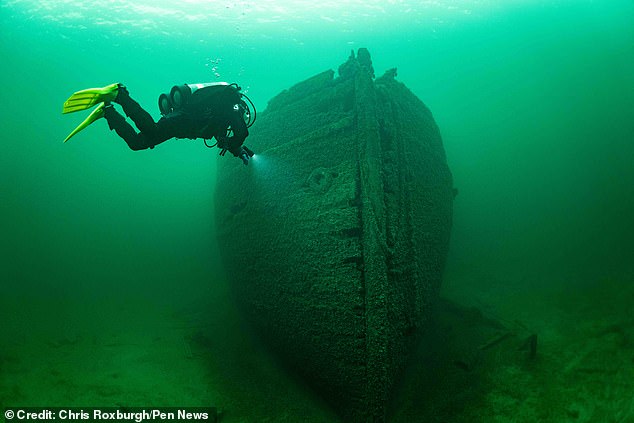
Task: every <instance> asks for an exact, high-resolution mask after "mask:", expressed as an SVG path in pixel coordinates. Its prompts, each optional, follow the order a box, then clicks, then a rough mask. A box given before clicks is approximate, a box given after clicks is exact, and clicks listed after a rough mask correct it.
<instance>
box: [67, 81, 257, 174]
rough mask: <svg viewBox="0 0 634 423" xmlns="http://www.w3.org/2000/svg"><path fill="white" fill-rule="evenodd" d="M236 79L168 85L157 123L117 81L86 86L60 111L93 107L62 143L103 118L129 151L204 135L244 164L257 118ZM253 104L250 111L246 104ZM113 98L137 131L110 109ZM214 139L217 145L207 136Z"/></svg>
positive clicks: (203, 136)
mask: <svg viewBox="0 0 634 423" xmlns="http://www.w3.org/2000/svg"><path fill="white" fill-rule="evenodd" d="M240 90H241V88H240V87H239V86H238V85H237V84H229V83H226V82H210V83H205V84H185V85H176V86H174V87H172V90H171V91H170V94H169V95H168V94H161V95H160V96H159V100H158V102H159V110H160V111H161V115H162V117H161V118H160V119H159V121H158V122H154V119H152V117H151V116H150V114H149V113H148V112H147V111H145V110H144V109H143V108H142V107H141V106H140V105H139V103H137V102H136V101H135V100H133V99H132V97H130V94H129V93H128V90H127V88H126V87H125V86H124V85H122V84H119V83H115V84H111V85H108V86H106V87H103V88H89V89H87V90H81V91H78V92H76V93H74V94H73V95H71V96H70V97H69V98H68V100H66V102H65V103H64V107H63V109H62V113H72V112H77V111H80V110H85V109H88V108H90V107H92V106H94V105H98V106H97V108H96V109H95V110H94V111H93V112H92V113H91V114H90V116H88V117H87V118H86V120H84V121H83V122H82V123H81V124H80V125H79V126H78V127H77V128H75V130H74V131H73V132H71V134H70V135H69V136H68V137H66V139H65V140H64V142H66V141H68V140H69V139H70V138H71V137H72V136H74V135H75V134H77V133H78V132H79V131H81V130H82V129H84V128H86V127H87V126H88V125H90V124H91V123H93V122H94V121H96V120H98V119H100V118H102V117H104V118H105V119H106V121H107V122H108V126H109V127H110V130H114V131H115V132H116V133H117V134H118V135H119V136H120V137H121V138H123V140H124V141H125V142H126V143H127V144H128V146H129V147H130V148H131V149H132V150H135V151H136V150H144V149H146V148H154V146H156V145H158V144H160V143H162V142H164V141H167V140H168V139H170V138H190V139H196V138H203V139H204V140H205V145H206V146H207V147H210V148H212V147H214V146H215V145H217V146H218V148H220V155H221V156H224V155H225V153H226V152H227V151H229V152H230V153H231V154H233V155H234V156H235V157H239V158H240V159H242V162H243V163H244V164H245V165H247V164H248V163H249V159H250V158H251V157H253V154H254V153H253V151H251V150H250V149H249V148H248V147H247V146H245V145H243V143H244V140H245V139H246V137H247V136H248V135H249V130H248V128H249V127H251V125H253V123H254V122H255V115H256V111H255V106H254V105H253V103H252V102H251V100H250V99H249V98H248V97H247V96H246V95H244V94H242V93H241V92H240ZM244 99H246V100H247V101H248V102H249V104H250V105H251V107H252V108H253V114H252V112H251V109H250V108H249V104H247V102H246V101H245V100H244ZM113 102H114V103H117V104H119V105H121V107H122V108H123V112H124V113H125V114H126V116H128V117H129V118H130V119H131V120H132V121H133V122H134V124H135V125H136V127H137V128H138V129H139V131H140V132H138V133H137V131H136V130H135V129H134V128H133V127H132V125H130V124H129V123H128V122H127V121H126V119H125V117H123V116H122V115H121V114H119V112H117V110H116V109H115V108H114V106H113V105H112V103H113ZM211 138H215V139H216V144H214V145H209V144H208V143H207V140H209V139H211Z"/></svg>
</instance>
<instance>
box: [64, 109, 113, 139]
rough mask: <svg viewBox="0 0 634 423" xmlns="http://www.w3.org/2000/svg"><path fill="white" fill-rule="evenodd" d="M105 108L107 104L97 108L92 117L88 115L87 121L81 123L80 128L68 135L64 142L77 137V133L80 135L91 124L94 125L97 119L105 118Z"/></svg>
mask: <svg viewBox="0 0 634 423" xmlns="http://www.w3.org/2000/svg"><path fill="white" fill-rule="evenodd" d="M104 106H105V103H101V104H100V105H99V106H97V108H96V109H95V110H93V111H92V113H91V114H90V115H88V117H87V118H86V119H84V121H83V122H82V123H80V124H79V126H78V127H77V128H75V129H74V130H73V132H71V133H70V135H68V136H67V137H66V139H65V140H64V142H66V141H68V140H69V139H71V137H72V136H73V135H75V134H76V133H78V132H79V131H81V130H82V129H84V128H86V127H87V126H88V125H90V124H91V123H93V122H94V121H96V120H97V119H101V118H102V117H103V115H104V113H103V108H104Z"/></svg>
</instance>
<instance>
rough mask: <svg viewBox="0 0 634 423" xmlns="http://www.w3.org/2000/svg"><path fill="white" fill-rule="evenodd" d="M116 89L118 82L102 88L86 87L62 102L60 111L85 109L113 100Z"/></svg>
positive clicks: (115, 96) (115, 95)
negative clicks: (62, 105)
mask: <svg viewBox="0 0 634 423" xmlns="http://www.w3.org/2000/svg"><path fill="white" fill-rule="evenodd" d="M118 90H119V83H114V84H110V85H107V86H105V87H102V88H88V89H86V90H81V91H77V92H76V93H75V94H73V95H71V96H70V97H68V100H66V101H65V102H64V107H63V108H62V113H72V112H77V111H79V110H86V109H90V108H91V107H92V106H94V105H95V104H98V103H101V102H104V101H105V102H110V101H114V99H115V98H117V93H118Z"/></svg>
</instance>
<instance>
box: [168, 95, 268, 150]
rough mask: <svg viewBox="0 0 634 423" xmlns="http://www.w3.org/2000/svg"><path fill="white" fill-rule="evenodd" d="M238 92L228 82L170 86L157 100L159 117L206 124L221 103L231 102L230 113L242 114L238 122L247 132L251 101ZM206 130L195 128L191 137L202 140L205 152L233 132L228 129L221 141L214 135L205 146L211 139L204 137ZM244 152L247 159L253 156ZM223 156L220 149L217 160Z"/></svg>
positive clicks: (252, 110)
mask: <svg viewBox="0 0 634 423" xmlns="http://www.w3.org/2000/svg"><path fill="white" fill-rule="evenodd" d="M241 90H242V88H241V87H240V86H238V84H235V83H234V84H229V83H228V82H205V83H201V84H183V85H174V86H173V87H172V89H171V90H170V93H169V94H166V93H162V94H161V95H160V96H159V98H158V106H159V110H160V111H161V115H163V116H167V115H169V114H170V113H174V112H181V113H186V114H189V115H192V116H195V117H196V118H199V119H201V120H206V121H208V122H210V121H212V120H213V118H214V116H216V115H217V113H218V112H219V110H221V107H222V106H223V104H222V103H225V104H226V103H227V102H235V103H234V105H233V109H234V111H236V112H240V111H241V112H242V118H243V119H244V122H245V123H246V125H247V128H250V127H251V126H252V125H253V123H254V122H255V119H256V117H257V111H256V110H255V105H254V104H253V102H252V101H251V99H250V98H249V97H247V96H246V95H245V94H244V93H242V92H241ZM245 100H246V101H245ZM209 126H210V124H208V125H206V126H204V127H202V128H199V129H198V131H197V134H195V135H196V136H195V137H193V138H203V140H204V142H205V145H206V146H207V147H209V148H213V147H215V146H216V144H218V142H222V141H224V140H226V139H227V138H229V137H230V136H232V135H233V129H232V128H231V126H229V127H228V128H227V133H226V134H225V135H224V137H223V136H221V137H218V136H217V135H216V136H215V138H216V142H215V143H214V144H212V145H209V144H208V143H207V141H208V140H209V139H210V138H211V137H209V136H208V137H206V136H205V135H208V133H207V132H206V130H207V129H208V127H209ZM219 138H220V139H219ZM219 147H220V146H219ZM247 151H248V152H250V153H251V154H250V156H252V155H253V154H252V152H251V150H248V149H247ZM226 152H227V149H226V148H221V149H220V155H221V156H224V155H225V153H226Z"/></svg>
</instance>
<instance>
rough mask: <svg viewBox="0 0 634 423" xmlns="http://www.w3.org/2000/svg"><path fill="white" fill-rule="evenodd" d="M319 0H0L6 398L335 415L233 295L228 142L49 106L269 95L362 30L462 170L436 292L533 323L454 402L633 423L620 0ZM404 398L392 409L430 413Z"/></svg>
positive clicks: (258, 100)
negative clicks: (226, 248)
mask: <svg viewBox="0 0 634 423" xmlns="http://www.w3.org/2000/svg"><path fill="white" fill-rule="evenodd" d="M318 3H319V4H316V3H314V2H303V1H286V2H275V1H239V2H232V1H226V2H205V3H204V4H196V3H195V2H192V1H189V2H182V3H179V5H178V6H175V5H171V6H170V5H169V4H168V3H165V4H162V3H158V2H126V1H114V2H110V3H107V2H80V1H72V0H68V1H38V2H36V1H31V0H4V1H3V2H2V3H0V55H1V56H2V58H3V59H2V61H3V66H2V68H1V70H0V75H1V76H2V77H3V80H4V81H5V83H4V86H3V88H2V96H1V98H2V101H0V134H2V135H1V137H2V142H3V152H2V154H0V172H1V178H0V188H1V189H0V217H1V219H0V230H1V233H2V242H1V243H0V249H1V250H0V253H1V255H0V257H1V259H0V260H2V261H1V262H0V269H1V272H2V273H0V275H1V276H0V280H1V281H2V282H1V285H0V406H9V405H60V406H62V405H64V406H65V405H68V406H72V405H102V404H103V405H157V406H158V405H207V404H210V403H211V404H213V405H217V406H218V407H220V408H222V409H224V410H225V420H224V421H227V422H234V421H235V422H239V421H315V422H317V421H333V420H334V419H335V417H334V416H332V415H331V414H330V412H329V411H328V410H327V409H326V408H325V407H323V405H322V404H320V402H319V400H316V399H314V398H313V397H312V396H311V395H310V393H309V392H308V391H307V390H305V389H304V388H303V387H302V386H301V384H300V383H299V382H298V381H296V380H294V379H293V378H292V377H289V376H288V375H286V374H285V373H284V372H283V371H281V370H280V369H278V367H277V365H276V364H275V363H274V361H273V360H272V359H270V358H269V357H268V356H266V354H263V353H262V352H261V351H259V349H258V348H257V347H256V346H255V345H254V344H252V343H251V341H250V340H249V338H248V336H247V335H246V334H245V332H244V330H243V329H242V327H241V326H240V319H239V317H238V316H237V314H236V312H235V311H234V310H233V306H232V302H231V298H230V295H229V293H228V287H227V286H226V283H225V282H224V272H225V271H224V270H223V269H222V268H221V267H220V266H219V261H218V251H219V249H221V248H222V246H221V245H220V246H219V245H217V244H216V243H215V235H214V233H215V232H214V231H215V229H214V225H213V221H214V219H213V209H214V205H213V193H214V185H215V180H216V162H217V161H218V160H232V159H233V158H229V157H225V158H220V157H218V155H217V150H208V149H207V148H205V147H204V145H203V143H202V141H200V140H198V141H191V140H173V141H169V142H167V143H165V144H162V145H160V146H157V147H156V148H155V149H154V150H147V151H141V152H132V151H131V150H129V149H128V148H127V147H126V145H125V143H124V142H123V141H121V140H120V139H119V138H118V137H117V136H116V135H115V134H113V133H111V132H110V131H109V130H108V129H107V125H106V123H105V121H100V122H96V123H95V124H93V125H92V126H91V127H89V128H88V129H86V130H85V131H83V132H82V133H80V134H79V135H77V136H76V137H75V138H73V139H72V140H71V141H70V142H69V143H67V144H62V142H61V141H62V140H63V139H64V137H65V136H66V135H67V134H68V133H69V132H70V131H71V130H72V129H73V128H74V127H75V126H76V125H77V124H78V123H79V122H80V121H81V120H82V119H83V117H84V116H85V115H84V114H81V113H77V114H73V115H64V116H63V115H61V105H62V103H63V101H64V100H65V99H66V98H67V97H68V96H69V95H70V94H71V93H72V92H74V91H76V90H79V89H83V88H88V87H94V86H103V85H107V84H109V83H112V82H115V81H120V82H123V83H125V84H126V85H127V86H128V88H129V90H130V92H131V94H132V96H133V97H134V98H136V99H137V100H138V101H139V102H140V103H141V104H142V105H144V106H145V107H146V108H147V109H148V110H150V111H151V113H152V114H153V116H154V117H156V118H158V117H159V113H158V109H157V105H156V100H157V97H158V95H159V94H160V93H161V92H164V91H168V90H169V88H170V87H171V86H172V85H174V84H177V83H184V82H203V81H214V80H226V81H229V82H238V83H239V84H240V85H241V86H242V87H243V88H244V89H245V90H247V93H248V95H249V97H250V98H251V99H252V100H253V101H254V102H255V104H256V106H257V107H258V109H259V110H264V109H265V106H266V102H267V101H268V100H269V99H270V98H271V97H272V96H274V95H275V94H277V93H279V92H280V91H281V90H283V89H286V88H288V87H290V86H291V85H293V84H295V83H296V82H299V81H301V80H303V79H305V78H307V77H309V76H312V75H314V74H316V73H318V72H321V71H324V70H326V69H329V68H332V69H336V67H337V66H338V65H339V64H341V63H343V62H344V61H345V60H346V59H347V57H348V55H349V53H350V50H351V49H355V50H356V49H357V48H359V47H367V48H368V49H369V50H370V53H371V54H372V58H373V62H374V68H375V70H376V73H377V76H379V75H381V74H382V73H383V72H384V71H386V70H387V69H389V68H392V67H397V68H398V77H397V79H398V80H400V81H401V82H403V83H405V84H406V85H407V86H408V87H409V88H410V89H411V90H412V91H413V92H414V93H415V94H416V95H417V96H418V97H419V98H420V99H421V100H422V101H423V102H424V103H425V104H426V105H427V106H428V107H429V108H430V109H431V111H432V112H433V114H434V117H435V119H436V121H437V123H438V125H439V127H440V130H441V133H442V135H443V140H444V146H445V149H446V152H447V158H448V161H449V165H450V168H451V170H452V172H453V175H454V180H455V186H456V188H457V189H458V191H459V195H458V196H457V198H456V201H455V209H454V210H455V215H454V228H453V233H452V244H451V251H450V255H449V260H448V264H447V269H446V277H445V282H444V287H443V289H444V293H443V296H444V297H446V298H449V299H451V300H453V301H456V302H459V303H461V304H464V305H469V306H476V307H478V308H479V309H480V310H482V311H483V312H485V313H487V314H489V315H491V316H493V317H494V318H497V319H502V320H519V321H521V322H522V323H523V324H524V325H527V326H530V327H531V329H532V330H533V331H535V332H536V333H538V334H539V336H540V359H539V360H540V361H539V362H537V363H536V364H534V365H533V367H531V368H530V369H525V368H515V367H505V368H502V369H497V370H495V371H492V372H491V373H490V374H489V376H487V379H486V380H487V382H486V383H482V382H481V380H480V381H479V383H478V386H479V387H480V391H479V395H477V396H465V395H462V396H460V395H458V394H459V393H456V401H455V403H453V405H452V406H451V407H449V408H448V409H445V410H443V411H442V413H443V414H442V417H443V418H445V419H451V420H452V421H475V420H474V419H475V417H474V416H480V417H481V419H482V421H493V420H492V419H493V418H494V417H495V418H496V419H497V420H496V421H536V419H538V420H539V421H620V422H628V421H634V400H633V399H632V398H634V320H633V317H632V316H634V260H633V259H632V258H633V257H634V246H633V242H632V240H633V239H634V219H633V218H632V216H633V214H634V213H633V212H634V166H633V163H634V118H633V117H634V4H633V3H632V2H631V1H626V0H615V1H611V2H595V1H590V0H582V1H538V0H534V1H529V0H527V1H513V2H496V1H493V0H490V1H486V0H483V1H436V2H427V1H424V2H408V1H384V2H381V1H365V2H356V1H350V2H318ZM251 130H252V131H257V123H256V124H255V126H254V127H253V128H252V129H251ZM250 147H252V148H253V149H254V150H256V151H257V145H250ZM323 153H324V154H343V153H342V152H338V151H336V150H333V151H324V152H323ZM233 160H235V162H236V163H235V165H236V166H241V164H240V162H239V161H238V160H237V159H233ZM254 236H257V234H254ZM245 254H248V252H245ZM410 376H411V375H410ZM474 377H475V376H474ZM478 377H479V376H478ZM564 385H565V387H564ZM400 398H405V399H406V400H403V399H402V400H400V401H399V400H398V399H397V400H396V401H395V404H396V405H395V409H396V411H394V421H412V420H414V421H415V420H416V419H420V420H421V421H422V420H423V419H425V421H434V416H433V415H430V412H429V407H426V404H425V398H424V395H422V396H418V397H417V396H415V395H413V394H411V393H409V394H408V393H404V394H402V396H401V397H400ZM436 417H438V415H436ZM438 418H439V419H440V417H438ZM267 419H268V420H267ZM438 421H440V420H438Z"/></svg>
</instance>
